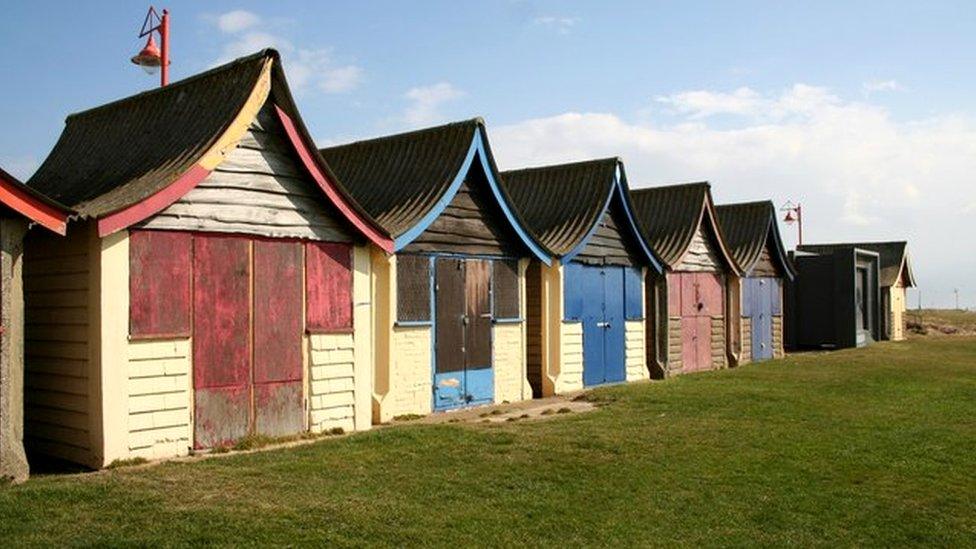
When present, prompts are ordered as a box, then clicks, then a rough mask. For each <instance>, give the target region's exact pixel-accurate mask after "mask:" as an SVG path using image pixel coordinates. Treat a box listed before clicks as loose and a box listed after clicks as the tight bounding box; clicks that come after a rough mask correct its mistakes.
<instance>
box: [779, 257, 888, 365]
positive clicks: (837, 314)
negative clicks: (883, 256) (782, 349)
mask: <svg viewBox="0 0 976 549" xmlns="http://www.w3.org/2000/svg"><path fill="white" fill-rule="evenodd" d="M790 260H791V261H792V263H793V266H794V268H795V269H796V277H795V278H794V279H793V280H792V281H789V282H788V283H787V285H786V314H787V318H786V341H787V345H788V346H789V347H790V348H797V349H801V348H825V349H841V348H846V347H861V346H864V345H867V344H869V343H871V342H873V341H877V340H878V339H880V337H881V291H880V289H879V286H878V281H879V277H880V272H881V269H880V267H881V262H880V257H879V256H878V254H877V252H873V251H871V250H867V249H864V248H860V247H858V246H855V245H853V244H850V245H838V246H832V247H829V248H822V249H820V251H819V252H816V253H814V252H809V251H804V250H802V249H801V250H797V251H795V252H790Z"/></svg>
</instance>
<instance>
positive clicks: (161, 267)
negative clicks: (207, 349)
mask: <svg viewBox="0 0 976 549" xmlns="http://www.w3.org/2000/svg"><path fill="white" fill-rule="evenodd" d="M192 243H193V237H192V236H191V235H190V234H189V233H184V232H173V231H132V232H131V233H130V234H129V334H130V335H132V336H134V337H170V338H172V337H177V336H181V337H182V336H189V335H190V271H191V269H190V256H191V254H192V250H193V244H192Z"/></svg>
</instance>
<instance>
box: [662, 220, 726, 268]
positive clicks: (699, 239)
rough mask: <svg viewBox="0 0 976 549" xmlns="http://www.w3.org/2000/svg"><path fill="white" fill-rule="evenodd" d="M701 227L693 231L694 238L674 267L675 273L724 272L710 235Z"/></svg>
mask: <svg viewBox="0 0 976 549" xmlns="http://www.w3.org/2000/svg"><path fill="white" fill-rule="evenodd" d="M706 230H709V231H710V230H711V229H710V228H708V229H706V228H705V227H704V226H703V225H699V226H698V229H697V230H696V231H695V236H694V237H693V238H692V239H691V244H689V245H688V250H687V251H686V252H685V255H684V256H682V257H681V261H680V262H679V263H678V265H677V266H675V268H674V270H676V271H721V270H724V267H723V266H722V261H721V259H720V257H719V253H718V250H717V249H716V247H715V243H714V241H713V240H712V235H711V234H706V232H705V231H706Z"/></svg>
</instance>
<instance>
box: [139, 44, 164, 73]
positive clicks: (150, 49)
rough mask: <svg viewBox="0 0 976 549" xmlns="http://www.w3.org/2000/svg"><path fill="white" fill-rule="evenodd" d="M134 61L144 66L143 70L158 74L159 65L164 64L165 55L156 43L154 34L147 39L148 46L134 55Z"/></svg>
mask: <svg viewBox="0 0 976 549" xmlns="http://www.w3.org/2000/svg"><path fill="white" fill-rule="evenodd" d="M132 62H133V63H135V64H136V65H139V66H140V67H142V70H144V71H146V72H147V73H149V74H156V71H158V70H159V67H160V66H161V65H162V64H163V55H162V53H160V51H159V46H157V45H156V39H155V38H154V37H153V35H152V34H150V35H149V40H146V46H145V47H144V48H142V51H140V52H139V53H138V54H136V55H135V56H133V57H132Z"/></svg>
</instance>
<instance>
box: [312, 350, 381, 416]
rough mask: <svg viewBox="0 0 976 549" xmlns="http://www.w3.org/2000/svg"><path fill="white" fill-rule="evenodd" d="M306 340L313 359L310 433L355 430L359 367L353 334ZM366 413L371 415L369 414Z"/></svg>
mask: <svg viewBox="0 0 976 549" xmlns="http://www.w3.org/2000/svg"><path fill="white" fill-rule="evenodd" d="M357 335H358V334H357ZM305 339H306V344H307V345H308V357H309V358H308V364H309V383H308V410H309V425H308V426H309V430H310V431H312V432H316V433H319V432H323V431H327V430H329V429H333V428H336V427H341V428H342V429H343V430H345V431H353V430H355V429H356V394H357V391H356V366H357V363H356V342H355V339H354V337H353V334H311V335H309V336H307V337H306V338H305ZM367 394H368V393H367ZM365 412H366V413H367V414H368V412H369V410H368V409H367V410H366V411H365ZM367 417H368V415H367Z"/></svg>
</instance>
